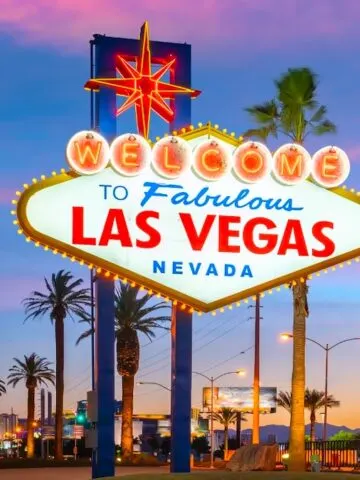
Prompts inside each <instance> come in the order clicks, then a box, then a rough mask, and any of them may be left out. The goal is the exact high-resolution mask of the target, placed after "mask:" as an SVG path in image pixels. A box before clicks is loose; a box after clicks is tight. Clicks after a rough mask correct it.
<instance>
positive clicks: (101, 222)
mask: <svg viewBox="0 0 360 480" xmlns="http://www.w3.org/2000/svg"><path fill="white" fill-rule="evenodd" d="M66 156H67V161H68V164H69V166H70V168H71V170H70V171H65V169H64V170H63V172H62V173H61V174H57V173H56V172H54V174H53V176H52V177H50V178H45V177H44V176H42V177H41V179H39V180H37V179H34V183H33V185H31V186H29V185H26V184H25V189H24V192H18V195H19V196H20V198H19V200H18V201H15V203H17V210H16V211H15V213H16V214H17V217H18V220H17V221H16V222H15V223H16V224H18V225H19V226H18V227H17V228H18V232H19V233H21V234H24V235H25V237H26V240H27V241H34V242H35V245H37V246H43V247H44V248H45V249H46V250H49V249H50V250H52V251H53V253H54V254H59V255H62V256H63V257H64V258H66V257H67V258H69V259H70V260H71V261H77V262H79V263H80V264H82V265H84V264H86V265H87V266H88V267H89V268H96V269H97V274H98V275H104V276H105V277H108V278H112V279H115V280H117V279H120V280H122V281H124V282H130V283H131V284H132V285H133V286H135V285H138V286H139V287H141V288H143V289H147V290H149V291H151V292H153V293H158V294H160V295H162V296H164V298H165V299H172V300H174V301H176V302H178V303H179V304H180V302H181V304H182V305H181V306H182V307H183V308H184V309H185V308H186V309H195V310H198V311H202V312H207V311H212V310H214V309H218V308H220V309H221V308H222V307H223V306H225V305H230V304H232V303H238V302H239V301H241V300H242V299H247V298H248V297H251V296H253V295H255V294H257V293H260V292H266V291H269V293H271V291H272V289H273V288H274V287H279V286H280V285H282V284H286V285H288V284H289V283H290V282H291V281H293V280H294V279H297V278H298V279H300V278H302V281H304V279H305V278H306V277H307V276H308V275H310V274H312V273H313V272H317V271H320V270H325V271H327V268H328V267H330V266H332V265H335V264H342V262H344V261H348V260H350V259H351V258H355V257H357V256H358V255H359V254H360V230H359V229H354V228H353V225H354V219H355V218H357V217H358V215H359V213H360V207H359V203H360V197H359V196H358V195H357V194H356V192H353V191H348V190H345V189H343V188H340V187H339V185H340V184H342V182H343V181H344V180H345V179H346V178H347V176H348V174H349V170H350V164H349V159H348V157H347V155H346V154H345V152H344V151H343V150H341V149H340V148H337V147H326V148H323V149H321V150H319V151H318V152H316V153H315V154H314V155H313V156H312V157H311V156H310V154H309V153H308V152H307V151H306V150H305V149H304V148H303V147H301V146H300V145H292V144H291V145H290V144H286V145H283V146H281V147H280V148H279V149H278V150H277V151H276V152H275V153H274V154H272V153H271V152H270V151H269V150H268V149H267V147H266V146H265V145H262V144H260V143H254V142H245V143H242V140H241V139H237V138H235V137H234V136H233V135H230V134H228V133H225V132H221V131H219V130H218V129H217V128H215V127H212V126H210V125H207V126H205V127H204V126H202V127H199V128H194V127H189V128H187V129H185V128H184V129H182V131H181V132H174V135H173V136H166V137H164V138H163V139H160V140H158V141H157V142H156V143H155V144H152V143H150V142H149V141H148V140H146V139H145V138H144V137H141V136H139V135H137V134H131V133H129V134H124V135H120V136H119V137H117V138H115V139H114V141H113V142H112V144H111V145H109V144H108V143H107V141H106V140H105V139H104V138H103V137H102V136H101V135H99V134H98V133H97V132H89V131H85V132H79V133H77V134H75V135H74V136H73V137H72V138H71V139H70V141H69V143H68V146H67V149H66ZM314 206H316V208H314ZM55 217H56V221H54V218H55Z"/></svg>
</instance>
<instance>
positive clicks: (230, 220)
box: [179, 213, 335, 258]
mask: <svg viewBox="0 0 360 480" xmlns="http://www.w3.org/2000/svg"><path fill="white" fill-rule="evenodd" d="M179 215H180V219H181V222H182V224H183V227H184V230H185V233H186V236H187V239H188V240H189V243H190V246H191V248H192V249H193V250H195V251H201V250H202V249H203V248H204V246H205V243H206V241H207V239H208V238H209V236H210V233H211V232H212V231H213V230H214V229H215V228H217V230H218V232H217V238H218V245H217V252H222V253H239V252H241V250H242V249H243V248H245V249H246V250H247V251H248V252H250V253H253V254H255V255H266V254H269V253H271V252H273V251H274V250H275V251H276V254H277V255H281V256H283V255H286V254H287V253H288V252H289V251H296V253H297V255H298V256H300V257H305V256H309V255H313V256H315V257H323V258H324V257H329V256H330V255H332V254H333V253H334V250H335V244H334V242H333V241H332V240H331V238H329V237H328V236H327V235H326V234H325V232H324V230H325V229H333V228H334V224H333V223H331V222H327V221H319V222H317V223H315V224H314V225H313V227H312V230H311V235H312V239H314V240H317V241H318V242H319V243H320V244H321V245H322V246H323V248H322V249H321V248H319V249H316V248H310V246H309V248H308V244H307V240H306V237H305V233H304V231H303V226H302V224H301V221H300V220H296V219H290V220H288V221H287V222H286V224H285V227H284V228H283V229H281V230H280V229H279V227H278V226H277V225H276V223H275V222H273V221H272V220H271V219H269V218H265V217H256V218H252V219H250V220H248V221H247V222H245V223H244V224H243V227H242V229H241V227H240V225H239V226H238V227H237V228H235V224H240V223H241V217H238V216H231V215H206V216H205V218H204V221H203V224H202V226H201V227H200V230H199V229H198V230H197V229H196V228H195V225H194V222H193V219H192V216H191V214H189V213H180V214H179ZM216 217H218V218H216ZM216 219H217V221H215V220H216ZM241 230H242V231H241ZM264 230H265V231H264ZM306 233H307V234H308V235H309V234H310V232H306ZM235 238H237V239H238V242H237V244H234V242H236V241H235V240H234V239H235ZM231 240H232V242H231ZM309 240H310V239H309V238H308V243H310V241H309ZM309 251H311V253H309Z"/></svg>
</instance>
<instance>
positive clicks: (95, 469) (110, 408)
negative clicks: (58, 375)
mask: <svg viewBox="0 0 360 480" xmlns="http://www.w3.org/2000/svg"><path fill="white" fill-rule="evenodd" d="M96 301H97V308H96V310H97V311H96V320H95V331H96V338H95V350H96V357H95V358H96V366H95V391H96V396H97V406H98V418H97V420H98V423H97V449H96V450H95V455H94V456H93V463H92V478H102V477H112V476H114V474H115V466H114V465H115V458H114V457H115V443H114V397H115V387H114V360H115V358H114V356H115V355H114V351H115V350H114V282H112V281H108V280H103V279H98V280H97V281H96ZM94 460H95V462H94Z"/></svg>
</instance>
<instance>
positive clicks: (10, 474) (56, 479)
mask: <svg viewBox="0 0 360 480" xmlns="http://www.w3.org/2000/svg"><path fill="white" fill-rule="evenodd" d="M168 471H169V469H168V467H152V468H146V467H122V468H118V469H117V471H116V474H117V475H120V476H123V475H136V474H138V473H143V474H144V473H146V474H149V475H156V474H159V473H167V472H168ZM90 478H91V473H90V469H89V468H82V467H78V468H71V467H67V468H22V469H9V470H0V480H65V479H66V480H90Z"/></svg>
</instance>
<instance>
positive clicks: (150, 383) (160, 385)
mask: <svg viewBox="0 0 360 480" xmlns="http://www.w3.org/2000/svg"><path fill="white" fill-rule="evenodd" d="M136 385H157V386H158V387H161V388H163V389H164V390H167V391H168V392H171V388H169V387H165V385H163V384H162V383H157V382H137V384H136Z"/></svg>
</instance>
